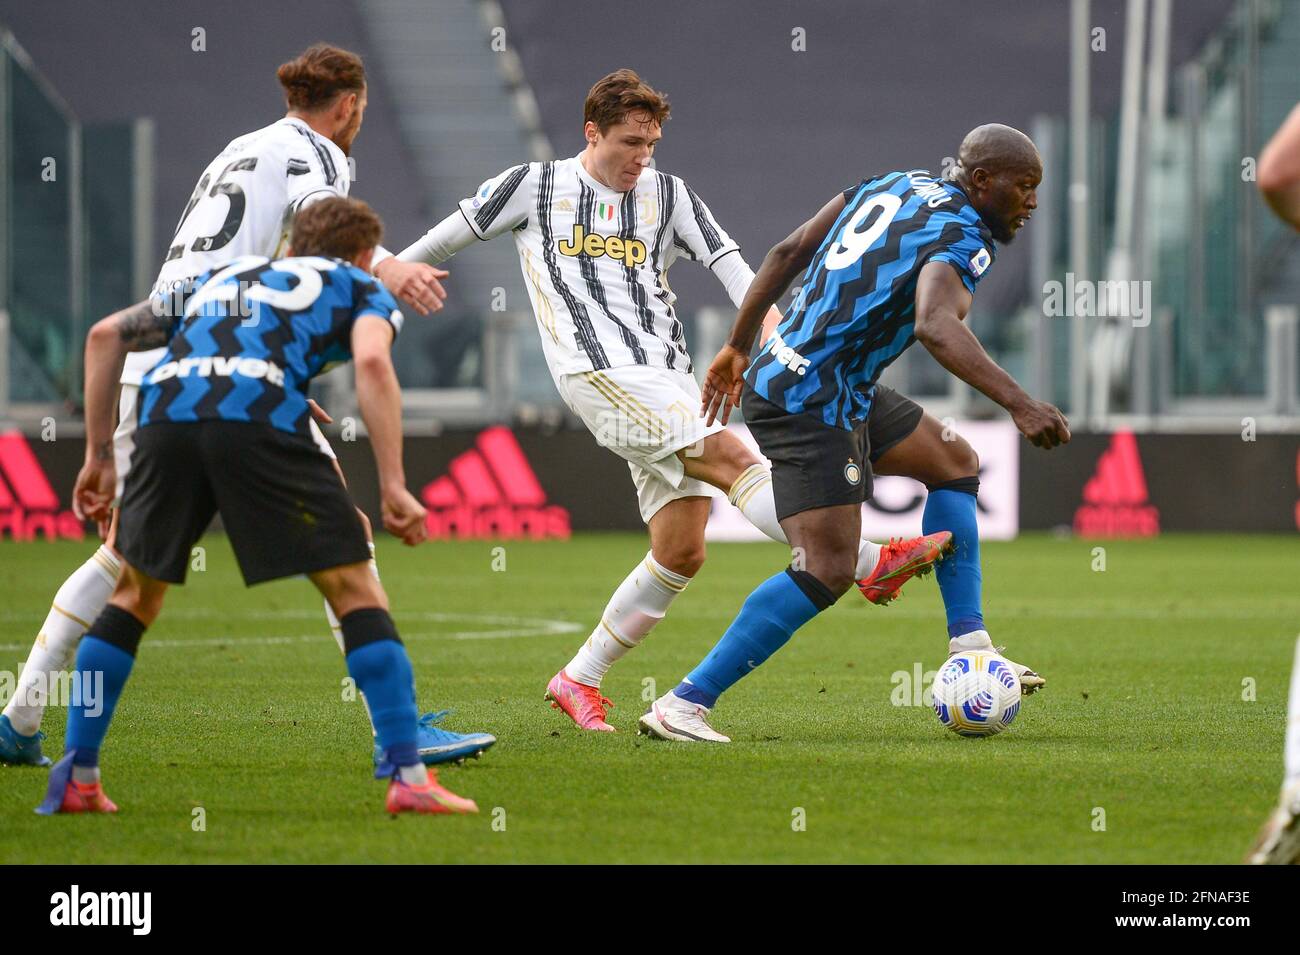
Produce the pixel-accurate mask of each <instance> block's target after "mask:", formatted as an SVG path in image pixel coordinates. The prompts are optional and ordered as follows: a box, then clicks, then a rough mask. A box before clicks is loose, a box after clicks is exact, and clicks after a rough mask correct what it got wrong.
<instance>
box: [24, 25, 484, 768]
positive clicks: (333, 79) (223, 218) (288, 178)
mask: <svg viewBox="0 0 1300 955" xmlns="http://www.w3.org/2000/svg"><path fill="white" fill-rule="evenodd" d="M276 75H277V78H278V79H279V81H280V84H281V86H282V87H283V88H284V92H285V98H286V102H287V106H288V113H287V115H286V116H285V117H284V118H283V119H280V120H278V121H276V122H274V123H272V124H271V125H270V126H266V127H263V128H262V129H259V130H256V131H254V132H251V133H248V134H246V135H243V136H239V137H238V138H236V139H234V140H232V141H231V142H230V143H229V144H228V145H227V146H226V148H225V149H223V150H222V151H221V153H220V154H218V155H217V157H216V158H215V159H213V160H212V162H210V163H209V164H208V167H207V168H206V169H205V170H204V172H203V175H202V176H201V177H200V179H199V181H198V184H197V185H196V186H195V188H194V192H193V194H192V195H191V196H190V199H189V202H188V203H187V204H186V206H185V209H184V211H183V212H182V213H181V217H180V221H179V222H178V223H177V224H176V234H175V236H174V237H173V239H172V242H171V245H170V247H169V249H168V251H167V256H166V258H165V260H164V262H163V265H162V269H161V271H160V272H159V274H158V280H157V282H156V283H155V286H154V290H153V296H152V297H153V298H154V299H155V300H156V301H157V302H159V303H162V304H163V306H164V307H165V305H166V304H171V305H176V304H177V303H176V302H171V303H166V302H165V300H167V299H171V298H173V297H177V296H180V297H183V296H185V295H186V294H187V292H188V288H189V286H190V285H191V283H192V282H193V280H194V279H196V278H197V277H198V276H200V275H202V274H203V273H204V272H206V271H208V270H210V269H212V268H214V267H216V266H218V265H222V264H224V263H226V262H228V261H230V260H233V259H235V258H238V257H240V256H245V255H263V256H266V257H268V258H275V257H278V256H279V255H281V254H282V253H283V252H284V250H285V248H286V247H287V245H288V239H289V235H288V232H289V225H290V223H291V222H292V220H293V216H294V214H295V213H297V212H298V210H299V209H301V208H303V206H305V205H307V204H309V203H312V202H315V201H317V200H319V199H323V198H325V197H327V196H343V197H346V196H347V194H348V189H349V186H350V184H351V179H350V176H349V168H348V161H347V154H348V152H349V150H350V148H351V145H352V142H353V140H354V139H355V138H356V135H357V133H358V131H359V130H360V129H361V121H362V118H363V116H364V113H365V107H366V77H365V67H364V65H363V64H362V62H361V58H360V57H358V56H357V55H356V54H355V53H350V52H348V51H347V50H341V49H338V48H337V47H332V46H329V45H326V44H317V45H315V46H312V47H310V48H308V49H307V50H306V51H304V52H303V53H302V54H301V55H300V56H298V57H297V58H295V59H293V60H290V61H289V62H287V63H285V64H283V65H281V66H280V68H279V70H278V71H277V73H276ZM375 260H376V261H378V262H379V263H380V264H378V265H376V266H375V267H374V272H375V275H376V277H378V278H379V279H381V280H382V281H383V282H384V284H385V285H386V286H387V287H388V288H389V290H390V291H392V292H393V293H394V294H397V295H399V296H400V297H402V298H403V299H404V300H405V301H406V302H407V303H408V304H409V305H411V306H412V307H414V308H415V309H416V310H417V311H419V312H420V313H422V314H427V313H428V312H429V311H430V310H433V311H436V310H437V309H439V308H441V307H442V299H443V298H444V297H445V296H444V292H443V289H442V285H441V283H440V282H439V281H438V280H439V279H440V278H443V277H445V276H446V273H445V272H442V271H439V270H437V269H433V268H431V267H429V266H425V265H412V264H409V263H404V262H399V261H398V260H396V259H395V258H394V257H393V256H392V253H390V252H387V251H386V250H384V249H382V248H378V247H377V248H376V250H375ZM231 287H232V288H233V287H234V286H231ZM181 310H182V309H180V308H176V309H175V311H176V313H179V312H180V311H181ZM165 352H166V349H165V348H158V349H154V350H153V351H147V352H133V353H131V355H130V357H129V358H128V359H127V362H126V366H125V368H124V369H123V373H122V382H121V384H122V388H121V397H120V401H119V415H118V417H119V425H118V428H117V432H116V433H115V434H114V436H113V441H112V444H111V446H104V447H100V448H88V449H87V454H88V455H89V454H92V453H93V454H96V455H99V456H101V457H107V456H108V455H113V457H114V459H115V462H116V470H117V480H118V485H117V496H118V497H119V498H120V497H121V494H122V487H123V483H124V481H125V479H126V474H127V471H128V470H129V469H130V463H131V452H132V450H133V449H134V434H135V425H136V411H137V409H136V397H137V394H138V392H139V388H140V382H141V378H142V376H143V375H145V374H147V373H148V372H149V371H150V369H151V368H152V367H153V366H154V365H155V364H157V363H158V360H159V359H160V358H161V357H162V356H163V354H164V353H165ZM228 391H229V389H226V390H225V391H223V392H222V393H221V394H217V393H215V392H213V393H212V400H216V401H220V400H223V399H225V398H227V393H228ZM237 399H238V396H235V397H234V398H232V399H231V400H237ZM313 413H314V414H320V415H322V416H323V412H321V411H320V409H318V408H315V409H314V410H313ZM324 420H326V421H328V418H325V419H324ZM310 426H311V430H312V434H313V436H314V437H315V438H316V443H317V445H318V446H319V447H320V449H321V452H322V453H324V454H326V455H327V456H329V457H330V458H331V459H334V452H333V450H332V449H331V448H330V446H329V443H328V442H327V441H326V440H325V436H324V435H323V434H321V432H320V429H319V427H317V425H316V423H315V421H312V422H311V425H310ZM334 466H335V469H336V470H337V469H338V462H337V460H335V461H334ZM342 477H343V473H342V471H339V478H340V480H342ZM361 517H362V521H363V523H364V524H365V527H366V535H367V537H368V538H369V537H370V525H369V522H368V521H366V519H365V515H364V514H362V515H361ZM116 528H117V519H116V511H114V518H113V521H112V523H111V524H110V525H109V527H108V528H107V529H105V533H104V536H105V541H104V544H103V546H101V547H100V548H99V549H98V550H97V551H96V552H95V553H94V554H93V555H92V557H91V559H90V560H88V561H86V563H85V564H83V565H82V566H81V567H80V568H78V569H77V571H76V572H75V573H73V575H72V576H71V577H69V578H68V579H67V580H66V581H65V582H64V584H63V586H62V587H60V588H59V590H58V593H56V594H55V597H54V601H53V605H52V607H51V609H50V613H49V615H48V616H47V617H46V619H45V623H44V625H43V626H42V627H41V630H40V633H39V635H38V636H37V638H36V643H35V645H34V646H33V647H32V651H31V653H30V654H29V655H28V658H27V662H26V664H25V665H24V667H23V672H22V675H21V676H20V677H19V682H18V686H17V688H16V691H15V693H14V695H13V697H12V698H11V699H10V701H9V703H8V705H6V707H5V709H4V713H3V714H2V715H0V761H3V762H7V763H27V764H33V765H48V764H49V759H48V757H46V756H45V755H44V754H43V753H42V752H41V743H40V741H41V739H42V738H43V734H41V733H40V724H41V719H42V717H43V715H44V712H45V702H46V696H47V690H46V688H48V687H49V686H51V685H52V684H53V683H54V681H55V679H56V677H57V674H58V673H59V672H60V671H62V670H64V669H65V668H66V667H67V665H68V664H69V663H70V662H71V660H72V657H73V654H74V653H75V651H76V647H77V642H78V641H79V640H80V639H81V636H82V634H84V633H85V631H86V628H87V627H89V626H90V623H89V622H90V621H92V620H94V619H95V618H96V617H98V616H99V612H100V611H101V610H103V609H104V605H105V603H107V601H108V598H109V596H110V595H111V594H112V592H113V588H114V587H115V586H116V584H117V579H118V577H119V575H120V573H121V564H120V561H119V558H118V555H117V553H116V551H115V550H114V548H113V544H114V538H115V535H116ZM159 532H160V533H166V532H167V531H166V529H165V528H160V529H159ZM373 548H374V544H373V541H372V542H371V549H372V552H373ZM371 569H372V571H374V572H375V574H376V576H378V571H377V570H375V565H374V561H373V559H372V560H371ZM325 612H326V616H327V618H328V619H329V623H330V627H331V629H332V631H333V633H334V638H335V640H336V641H337V642H338V644H339V648H340V650H341V649H342V648H343V632H342V629H341V627H340V625H339V622H338V620H336V619H335V618H334V615H333V612H332V611H331V610H330V608H329V605H328V604H326V606H325ZM436 720H437V716H434V715H429V716H426V717H424V718H423V719H422V721H421V737H420V751H421V757H422V758H423V759H424V761H425V762H428V763H434V762H442V761H445V760H446V759H448V758H464V757H465V756H472V755H477V754H478V753H480V752H482V750H483V749H485V748H486V747H487V746H490V745H492V743H494V742H495V741H496V740H495V738H493V737H492V736H490V735H488V734H486V733H476V734H472V735H471V736H462V735H461V734H456V733H450V732H448V731H447V730H444V729H441V728H440V727H437V726H434V725H433V724H434V723H435V722H436ZM376 758H378V757H377V756H376Z"/></svg>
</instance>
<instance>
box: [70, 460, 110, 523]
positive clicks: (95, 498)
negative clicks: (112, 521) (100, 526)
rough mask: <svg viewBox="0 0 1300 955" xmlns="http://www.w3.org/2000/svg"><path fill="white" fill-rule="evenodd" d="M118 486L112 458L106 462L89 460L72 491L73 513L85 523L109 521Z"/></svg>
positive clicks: (82, 468)
mask: <svg viewBox="0 0 1300 955" xmlns="http://www.w3.org/2000/svg"><path fill="white" fill-rule="evenodd" d="M116 484H117V468H116V467H115V466H114V463H113V460H112V458H109V459H108V460H106V461H103V460H98V459H94V458H88V459H87V460H86V463H85V464H83V465H82V467H81V471H80V473H78V474H77V484H76V486H75V487H74V488H73V490H72V512H73V513H74V514H76V515H77V517H79V518H80V519H81V520H83V521H84V520H92V521H101V522H102V521H106V520H108V518H109V516H110V514H111V512H112V505H113V494H114V491H115V490H116Z"/></svg>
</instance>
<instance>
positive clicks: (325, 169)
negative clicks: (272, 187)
mask: <svg viewBox="0 0 1300 955" xmlns="http://www.w3.org/2000/svg"><path fill="white" fill-rule="evenodd" d="M292 128H293V129H295V130H297V131H298V134H299V137H298V138H299V141H298V142H296V143H295V142H293V141H292V140H290V142H289V143H288V144H287V146H288V150H287V152H288V155H286V156H285V157H284V159H283V161H284V167H285V168H284V173H285V177H286V181H287V183H288V187H287V194H286V199H287V200H288V207H289V208H290V209H292V210H293V211H294V212H297V211H298V210H299V209H301V208H302V207H303V206H305V205H307V204H308V203H310V202H315V201H317V200H318V199H324V198H326V197H328V196H347V194H348V189H349V187H350V185H351V179H350V177H349V170H348V166H347V160H346V159H345V158H344V157H342V155H341V154H342V150H340V149H339V148H338V147H337V146H335V145H334V143H332V142H329V140H327V139H325V138H324V137H323V136H316V135H312V134H311V133H309V131H308V130H305V129H303V128H302V127H301V126H297V125H294V126H293V127H292ZM331 147H332V148H331ZM340 159H343V162H339V160H340ZM290 218H292V216H290Z"/></svg>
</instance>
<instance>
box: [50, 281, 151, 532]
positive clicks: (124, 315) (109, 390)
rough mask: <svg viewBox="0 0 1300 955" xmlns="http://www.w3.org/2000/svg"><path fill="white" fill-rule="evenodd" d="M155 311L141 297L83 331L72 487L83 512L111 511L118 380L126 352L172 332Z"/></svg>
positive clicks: (101, 514) (95, 516) (98, 515)
mask: <svg viewBox="0 0 1300 955" xmlns="http://www.w3.org/2000/svg"><path fill="white" fill-rule="evenodd" d="M159 312H160V313H155V311H154V306H153V305H152V304H151V303H150V302H147V301H146V302H139V303H138V304H135V305H132V306H131V307H130V308H125V309H123V310H122V311H120V312H114V313H113V314H112V315H110V316H108V318H104V319H101V320H100V321H98V322H96V323H95V324H94V326H92V327H91V329H90V333H89V334H88V335H87V336H86V460H85V463H84V464H83V465H82V468H81V473H80V474H78V475H77V486H76V488H75V489H74V491H73V510H75V511H76V512H77V514H78V515H80V516H82V517H88V518H90V519H92V520H104V519H106V518H107V516H108V514H109V508H110V506H111V505H112V503H113V493H114V489H115V485H116V482H117V475H116V474H115V470H116V469H115V466H114V461H113V424H114V422H113V408H114V406H115V404H116V399H117V384H118V382H119V381H120V380H121V378H122V365H123V363H124V362H125V361H126V353H127V352H129V351H145V350H147V349H150V348H157V347H158V346H160V345H165V344H167V342H168V340H169V339H170V338H171V334H172V319H171V316H170V315H168V314H167V313H166V311H165V310H162V309H160V310H159Z"/></svg>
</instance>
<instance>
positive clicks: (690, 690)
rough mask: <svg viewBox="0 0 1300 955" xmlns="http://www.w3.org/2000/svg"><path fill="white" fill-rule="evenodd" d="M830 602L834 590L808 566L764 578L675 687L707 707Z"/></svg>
mask: <svg viewBox="0 0 1300 955" xmlns="http://www.w3.org/2000/svg"><path fill="white" fill-rule="evenodd" d="M833 603H835V595H834V594H832V593H831V592H830V591H829V590H828V589H827V588H826V586H825V585H824V584H823V583H822V582H821V581H819V580H818V579H817V578H816V577H814V576H813V575H812V574H810V573H808V572H807V571H802V570H799V571H796V570H790V569H786V570H784V571H782V572H781V573H779V574H777V575H776V576H775V577H769V578H768V579H767V580H765V581H763V582H762V583H761V584H759V585H758V587H757V588H756V589H755V590H754V592H753V593H751V594H750V595H749V597H748V598H747V599H746V600H745V603H744V605H743V606H742V607H741V608H740V613H739V614H737V615H736V619H735V620H733V621H732V623H731V626H730V627H728V628H727V632H726V633H724V634H723V635H722V639H721V640H719V641H718V643H717V646H715V647H714V648H713V649H712V650H711V651H710V652H709V655H708V656H707V657H705V658H704V661H703V662H702V663H700V665H699V666H697V667H696V668H695V669H694V670H692V671H691V672H690V673H689V674H688V675H687V677H686V680H685V681H684V682H683V683H681V684H680V685H679V686H678V687H677V689H676V690H674V691H673V692H674V693H676V694H677V695H678V696H679V697H681V698H682V699H684V700H689V701H690V702H692V703H697V704H699V705H700V706H708V707H712V706H713V705H714V704H715V703H716V702H717V701H718V697H719V696H721V695H722V694H723V692H725V691H726V690H727V689H728V688H729V687H731V686H732V684H734V683H736V682H737V681H738V680H740V679H741V678H742V677H744V676H746V675H748V674H749V673H750V671H752V670H754V669H756V668H758V667H759V666H760V665H762V663H763V661H765V660H766V659H767V658H768V657H770V656H771V655H772V654H773V653H775V652H776V651H777V650H780V649H781V648H782V647H783V646H785V644H786V641H788V640H789V639H790V637H791V636H792V635H793V634H794V632H795V631H796V630H798V629H799V628H800V627H802V626H803V625H804V624H805V623H807V622H808V621H809V620H811V619H812V618H813V617H815V616H817V614H819V613H821V612H822V611H823V610H825V609H826V608H827V607H829V606H830V605H831V604H833Z"/></svg>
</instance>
